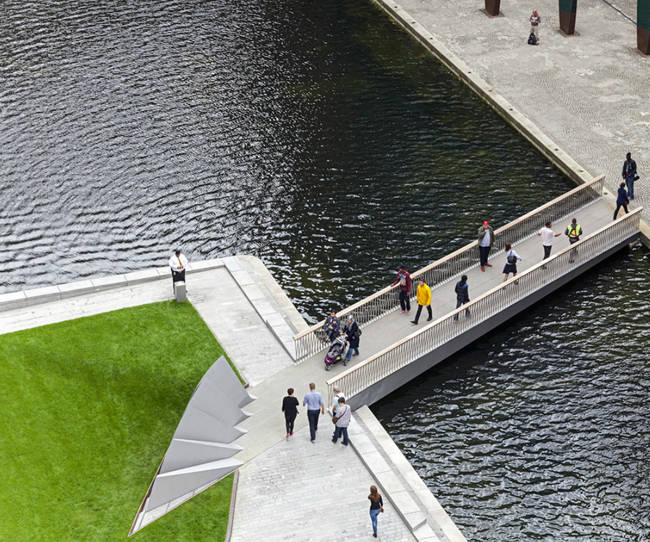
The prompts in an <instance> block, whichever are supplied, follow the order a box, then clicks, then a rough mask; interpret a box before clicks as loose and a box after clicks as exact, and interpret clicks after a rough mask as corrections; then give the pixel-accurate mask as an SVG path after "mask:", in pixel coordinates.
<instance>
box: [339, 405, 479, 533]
mask: <svg viewBox="0 0 650 542" xmlns="http://www.w3.org/2000/svg"><path fill="white" fill-rule="evenodd" d="M353 418H354V421H355V422H356V423H354V424H351V426H350V444H351V445H352V447H353V448H354V449H355V451H356V452H357V454H358V455H359V457H360V459H361V461H362V462H363V464H364V465H365V466H366V468H367V469H368V471H369V472H370V473H371V475H372V476H373V478H374V479H375V480H376V481H377V485H379V486H380V487H381V488H382V491H383V492H384V495H385V496H386V497H387V498H388V499H389V500H390V502H391V503H392V505H393V506H394V508H395V510H396V511H397V513H398V514H399V515H400V516H401V517H402V519H403V520H404V522H405V523H406V525H407V526H408V528H409V529H410V530H411V534H412V535H413V536H414V538H415V539H416V540H418V542H434V541H436V542H467V539H466V538H465V536H464V535H463V534H462V532H461V531H460V529H459V528H458V527H457V526H456V524H455V523H454V522H453V520H452V519H451V517H449V515H448V514H447V512H445V510H444V508H443V507H442V506H441V505H440V503H439V502H438V500H437V499H436V498H435V497H434V496H433V494H432V493H431V491H430V490H429V488H428V487H427V486H426V484H425V483H424V481H423V480H422V478H420V476H419V474H418V473H417V472H416V471H415V469H414V468H413V467H412V466H411V464H410V463H409V461H408V459H406V457H404V454H402V452H401V451H400V449H399V448H398V447H397V445H396V444H395V442H394V441H393V439H392V438H391V436H390V435H389V434H388V432H387V431H386V430H385V429H384V428H383V427H382V425H381V424H380V423H379V420H377V418H376V417H375V415H374V414H373V413H372V411H371V410H370V408H368V406H365V405H364V406H362V407H360V408H358V409H356V410H355V411H354V414H353Z"/></svg>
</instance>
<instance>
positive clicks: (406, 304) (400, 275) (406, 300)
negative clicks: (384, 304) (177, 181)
mask: <svg viewBox="0 0 650 542" xmlns="http://www.w3.org/2000/svg"><path fill="white" fill-rule="evenodd" d="M396 284H399V304H400V307H402V312H404V311H406V312H411V299H410V296H411V286H412V281H411V275H410V274H409V272H408V271H407V270H406V267H404V265H403V264H402V265H400V266H399V269H398V270H397V278H396V279H395V282H393V284H391V286H395V285H396Z"/></svg>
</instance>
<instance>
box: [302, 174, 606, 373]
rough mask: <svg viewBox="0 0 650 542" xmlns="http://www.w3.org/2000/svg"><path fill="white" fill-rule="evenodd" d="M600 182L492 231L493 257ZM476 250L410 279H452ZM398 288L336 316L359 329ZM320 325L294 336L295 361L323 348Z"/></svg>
mask: <svg viewBox="0 0 650 542" xmlns="http://www.w3.org/2000/svg"><path fill="white" fill-rule="evenodd" d="M604 182H605V176H604V175H600V176H599V177H596V178H594V179H593V180H592V181H590V182H589V183H586V184H583V185H580V186H576V187H575V188H573V189H572V190H569V191H568V192H566V193H565V194H562V195H561V196H558V197H557V198H555V199H553V200H551V201H549V202H547V203H545V204H544V205H542V206H540V207H537V208H536V209H534V210H532V211H530V212H528V213H526V214H524V215H522V216H520V217H519V218H517V219H515V220H513V221H512V222H509V223H508V224H506V225H504V226H502V227H500V228H498V229H496V230H495V232H494V233H495V238H496V239H495V245H496V246H495V250H496V252H495V254H498V253H499V252H500V251H502V250H503V247H504V246H505V244H506V243H508V242H510V243H515V242H521V241H523V240H525V239H527V238H528V237H530V236H532V235H535V233H536V232H537V231H538V230H539V228H540V227H541V226H543V225H544V223H545V222H547V221H554V220H557V219H558V218H561V217H563V216H566V215H567V214H569V213H570V212H573V211H576V210H577V209H579V208H580V207H583V206H584V205H587V204H589V203H591V202H592V201H594V200H595V199H597V198H599V197H600V196H601V194H602V192H603V185H604ZM477 247H478V241H472V242H471V243H468V244H467V245H465V246H464V247H461V248H459V249H458V250H455V251H454V252H452V253H450V254H448V255H446V256H445V257H443V258H441V259H439V260H436V261H435V262H433V263H431V264H429V265H427V266H425V267H423V268H422V269H419V270H418V271H416V272H414V273H412V274H411V277H412V278H413V279H419V278H422V279H424V281H425V282H426V283H427V284H429V285H430V286H434V285H439V284H442V283H444V282H447V281H449V280H452V279H453V278H454V277H456V276H457V275H458V274H459V273H460V272H462V271H465V270H467V269H471V268H473V267H476V266H478V258H477V255H476V249H477ZM398 288H399V287H398V285H395V286H386V287H385V288H382V289H381V290H379V291H378V292H375V293H374V294H372V295H370V296H368V297H366V298H364V299H362V300H360V301H358V302H357V303H354V304H353V305H350V306H349V307H347V308H345V309H343V310H341V311H339V312H338V313H337V316H339V317H343V316H345V315H347V314H349V313H355V319H356V321H357V323H358V324H359V326H361V327H363V326H364V325H367V324H369V323H371V322H374V321H375V320H377V319H379V318H381V317H382V316H385V315H386V314H389V313H391V312H393V311H395V310H397V308H398V307H399V301H398ZM324 324H325V320H321V321H320V322H318V323H317V324H315V325H313V326H311V327H310V328H308V329H306V330H304V331H303V332H301V333H298V334H297V335H295V336H294V338H293V339H294V343H295V346H296V359H298V360H301V359H304V358H306V357H307V356H310V355H312V354H315V353H317V352H320V351H321V350H324V349H325V348H326V347H327V345H328V343H329V341H328V340H327V337H326V335H325V332H324V329H323V328H324Z"/></svg>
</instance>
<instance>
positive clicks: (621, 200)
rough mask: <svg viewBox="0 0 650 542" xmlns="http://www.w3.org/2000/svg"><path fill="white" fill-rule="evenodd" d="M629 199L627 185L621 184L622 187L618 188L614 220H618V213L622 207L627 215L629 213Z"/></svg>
mask: <svg viewBox="0 0 650 542" xmlns="http://www.w3.org/2000/svg"><path fill="white" fill-rule="evenodd" d="M627 197H628V192H627V191H626V190H625V183H621V185H620V186H619V187H618V196H617V197H616V211H614V220H616V217H617V216H618V211H619V209H620V208H621V207H623V209H625V214H627V213H628V212H629V211H628V210H627V204H628V203H630V201H629V200H628V199H627Z"/></svg>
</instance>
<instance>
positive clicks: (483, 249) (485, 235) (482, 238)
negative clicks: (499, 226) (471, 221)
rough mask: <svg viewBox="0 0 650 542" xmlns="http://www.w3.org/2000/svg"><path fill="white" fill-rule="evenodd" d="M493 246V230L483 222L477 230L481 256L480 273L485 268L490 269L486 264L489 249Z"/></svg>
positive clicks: (489, 265)
mask: <svg viewBox="0 0 650 542" xmlns="http://www.w3.org/2000/svg"><path fill="white" fill-rule="evenodd" d="M493 246H494V230H493V229H492V226H490V224H488V221H487V220H485V221H484V222H483V225H482V226H480V227H479V229H478V250H479V253H480V255H481V271H485V268H486V267H492V264H489V263H488V255H489V254H490V249H491V248H492V247H493Z"/></svg>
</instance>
